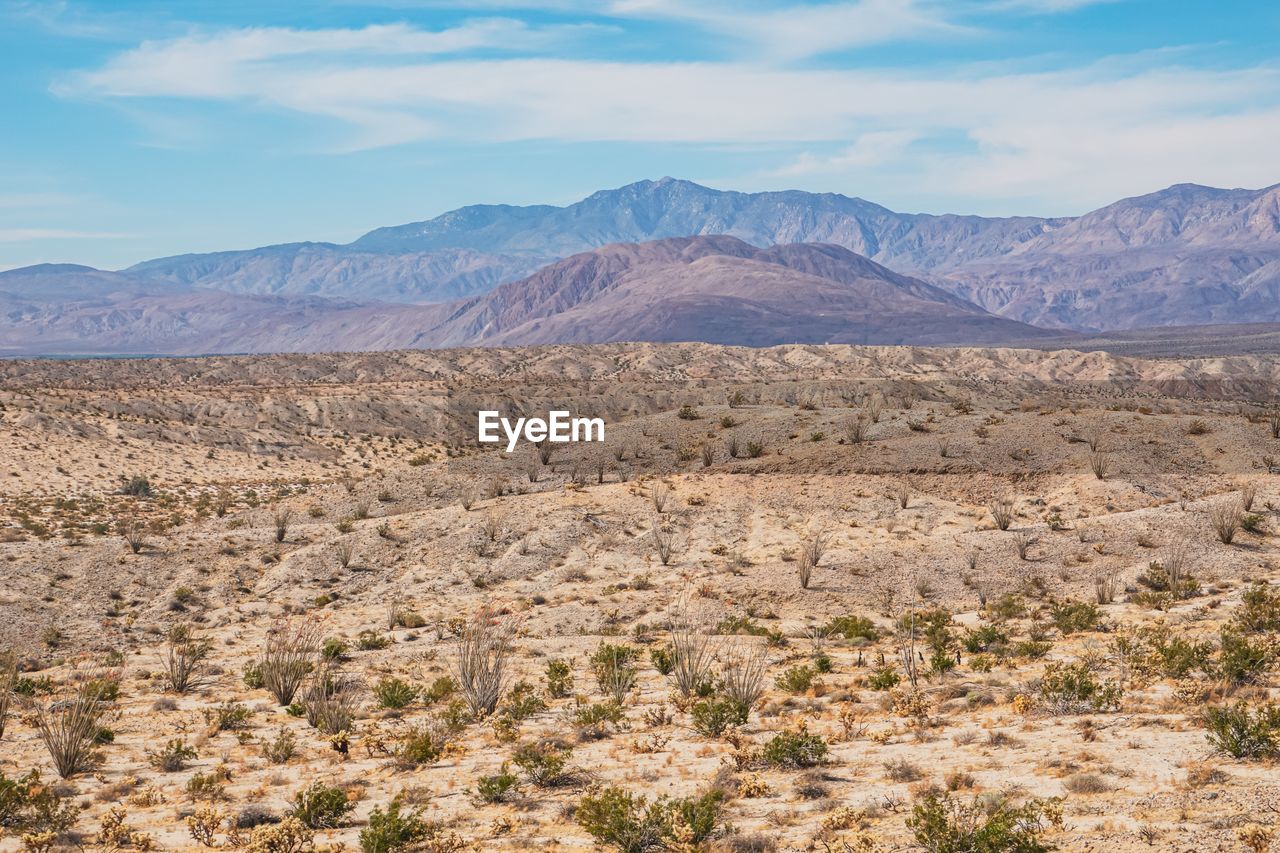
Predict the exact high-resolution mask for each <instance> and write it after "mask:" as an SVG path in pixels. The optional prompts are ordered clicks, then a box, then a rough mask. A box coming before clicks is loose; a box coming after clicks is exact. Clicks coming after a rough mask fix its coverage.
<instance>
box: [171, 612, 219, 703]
mask: <svg viewBox="0 0 1280 853" xmlns="http://www.w3.org/2000/svg"><path fill="white" fill-rule="evenodd" d="M209 650H210V643H209V641H208V640H206V639H204V638H202V637H198V636H197V635H196V633H195V631H194V630H193V629H192V628H191V626H189V625H174V626H173V627H172V628H170V629H169V636H168V638H167V644H166V651H165V657H164V661H163V663H164V678H165V681H166V682H167V683H168V685H169V689H170V690H172V691H173V692H174V693H186V692H187V691H189V690H192V689H193V688H196V687H199V686H200V685H201V684H202V683H203V678H202V676H201V670H202V669H203V668H204V662H205V660H206V659H207V658H208V657H209Z"/></svg>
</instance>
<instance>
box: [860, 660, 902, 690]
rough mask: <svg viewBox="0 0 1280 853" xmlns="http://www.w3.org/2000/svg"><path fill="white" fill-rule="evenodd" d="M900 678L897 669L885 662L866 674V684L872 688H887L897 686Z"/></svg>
mask: <svg viewBox="0 0 1280 853" xmlns="http://www.w3.org/2000/svg"><path fill="white" fill-rule="evenodd" d="M901 680H902V676H900V675H898V670H896V669H894V668H893V667H892V666H889V665H888V664H885V665H884V666H882V667H880V668H879V669H877V670H876V671H875V672H873V673H871V675H869V676H867V686H868V687H870V688H871V689H872V690H889V689H891V688H894V687H897V686H898V682H899V681H901Z"/></svg>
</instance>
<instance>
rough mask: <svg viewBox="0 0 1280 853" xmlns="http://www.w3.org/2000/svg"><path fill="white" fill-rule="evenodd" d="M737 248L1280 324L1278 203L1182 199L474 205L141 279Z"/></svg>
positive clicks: (696, 199)
mask: <svg viewBox="0 0 1280 853" xmlns="http://www.w3.org/2000/svg"><path fill="white" fill-rule="evenodd" d="M709 234H728V235H730V236H734V237H737V238H739V239H741V240H744V241H746V242H747V243H750V244H752V245H755V246H771V245H775V244H781V243H831V244H834V245H837V246H843V247H845V248H846V249H851V250H853V251H854V252H857V253H859V254H861V255H865V256H867V257H869V258H871V259H872V260H874V261H876V262H878V263H881V264H883V265H885V266H887V267H889V268H891V269H893V270H896V271H898V272H902V273H906V274H908V275H913V276H916V277H920V278H924V279H925V280H927V281H930V282H932V283H934V284H937V285H938V286H940V287H942V288H944V289H946V290H948V291H950V292H951V293H954V294H956V295H959V296H962V297H964V298H965V299H967V300H969V301H972V302H974V303H976V304H978V305H980V306H982V307H983V308H986V309H987V310H988V311H991V312H992V313H995V314H998V315H1000V316H1003V317H1008V318H1010V319H1015V320H1020V321H1022V322H1028V323H1034V324H1036V325H1042V326H1049V327H1063V328H1076V329H1082V330H1089V331H1094V330H1102V329H1126V328H1138V327H1146V326H1162V325H1184V324H1195V323H1231V322H1246V321H1258V320H1270V321H1276V320H1280V300H1277V299H1276V293H1277V283H1278V282H1280V185H1277V186H1273V187H1269V188H1267V189H1262V190H1242V189H1230V190H1222V189H1213V188H1211V187H1201V186H1195V185H1192V184H1180V185H1177V186H1174V187H1170V188H1169V189H1166V190H1162V191H1160V192H1157V193H1152V194H1150V195H1145V196H1139V197H1137V198H1130V199H1125V200H1123V201H1119V202H1116V203H1115V204H1112V205H1109V206H1107V207H1104V208H1101V209H1100V210H1096V211H1093V212H1092V213H1088V214H1085V215H1084V216H1080V217H1075V218H1066V217H1063V218H1056V219H1041V218H1036V217H1012V218H989V217H981V216H955V215H941V216H935V215H930V214H906V213H896V212H894V211H892V210H889V209H888V208H885V207H881V206H880V205H878V204H873V203H871V202H869V201H864V200H863V199H859V198H849V197H847V196H842V195H837V194H833V193H822V194H815V193H806V192H799V191H788V192H766V193H739V192H722V191H718V190H713V189H709V188H707V187H703V186H699V185H698V184H694V183H690V182H688V181H680V180H674V179H671V178H663V179H662V180H659V181H640V182H638V183H634V184H629V185H627V186H624V187H621V188H619V189H615V190H603V191H601V192H597V193H595V194H593V195H591V196H589V197H588V198H586V199H583V200H582V201H580V202H577V203H576V204H571V205H568V206H567V207H551V206H547V205H536V206H530V207H513V206H508V205H476V206H472V207H464V208H461V209H459V210H455V211H452V212H450V213H446V214H443V215H441V216H438V217H436V218H435V219H431V220H427V221H425V222H415V223H410V224H408V225H399V226H394V227H390V228H379V229H377V230H375V231H371V232H369V233H368V234H366V235H364V236H363V237H361V238H359V239H358V240H356V241H355V242H353V243H350V244H347V245H345V246H336V245H328V244H312V243H307V244H292V245H286V246H271V247H266V248H263V249H253V250H249V251H245V252H227V253H218V254H213V255H186V256H180V257H177V258H164V259H160V260H156V261H148V262H146V263H143V264H139V265H138V266H136V267H134V268H133V269H132V270H131V272H135V273H141V274H144V275H146V276H148V277H154V278H159V279H162V280H167V281H175V282H181V283H186V284H193V285H197V286H200V287H210V288H215V289H219V290H228V291H233V292H241V293H278V294H312V295H320V296H341V297H344V298H349V299H362V300H368V299H372V300H393V301H402V302H433V301H444V300H447V299H453V298H459V297H465V296H471V295H476V294H478V293H483V292H485V291H487V290H490V289H492V288H493V287H494V286H496V285H497V284H500V283H503V282H506V281H513V280H516V279H518V278H521V277H523V276H526V275H528V274H530V273H531V272H533V271H534V270H536V269H538V268H539V267H541V266H543V265H545V264H547V263H550V262H551V261H554V260H559V259H561V258H564V257H567V256H569V255H572V254H575V253H578V252H584V251H589V250H591V249H595V248H598V247H600V246H604V245H607V244H610V243H624V242H626V243H633V242H644V241H648V240H658V239H662V238H666V237H683V236H693V235H709Z"/></svg>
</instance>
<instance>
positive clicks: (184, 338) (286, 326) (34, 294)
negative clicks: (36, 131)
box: [0, 265, 439, 356]
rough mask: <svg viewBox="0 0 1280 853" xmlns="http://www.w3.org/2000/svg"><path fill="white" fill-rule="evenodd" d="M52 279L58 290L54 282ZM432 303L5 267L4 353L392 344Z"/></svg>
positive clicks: (406, 335) (0, 344)
mask: <svg viewBox="0 0 1280 853" xmlns="http://www.w3.org/2000/svg"><path fill="white" fill-rule="evenodd" d="M51 282H52V286H56V288H57V289H56V290H51V289H50V288H51ZM435 312H436V309H434V308H432V307H431V306H412V305H386V304H363V303H357V302H351V301H348V300H336V299H323V298H318V297H280V296H257V295H244V294H233V293H222V292H220V291H207V290H195V289H192V288H189V287H184V286H177V285H172V284H167V283H163V282H162V283H157V282H151V281H147V280H145V279H140V278H138V277H137V276H133V275H125V274H122V273H113V272H105V271H102V270H93V269H90V268H88V267H80V268H78V269H76V270H74V271H71V270H62V271H60V272H51V271H50V269H49V268H48V265H45V266H43V267H28V268H25V269H18V270H8V271H5V272H0V356H13V355H128V354H143V355H159V354H165V355H197V354H203V353H261V352H319V351H344V350H377V349H396V348H399V347H403V346H406V345H407V342H408V341H409V340H410V339H412V338H413V336H414V335H415V334H416V332H417V330H418V329H419V328H421V327H422V326H423V325H430V324H433V323H436V322H438V321H439V317H438V315H437V314H436V313H435Z"/></svg>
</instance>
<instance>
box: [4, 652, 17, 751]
mask: <svg viewBox="0 0 1280 853" xmlns="http://www.w3.org/2000/svg"><path fill="white" fill-rule="evenodd" d="M17 681H18V658H17V656H16V655H15V654H14V653H13V652H0V738H3V737H4V726H5V722H6V721H7V720H8V719H9V707H10V705H11V704H12V703H13V686H14V685H15V684H16V683H17Z"/></svg>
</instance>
